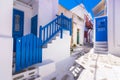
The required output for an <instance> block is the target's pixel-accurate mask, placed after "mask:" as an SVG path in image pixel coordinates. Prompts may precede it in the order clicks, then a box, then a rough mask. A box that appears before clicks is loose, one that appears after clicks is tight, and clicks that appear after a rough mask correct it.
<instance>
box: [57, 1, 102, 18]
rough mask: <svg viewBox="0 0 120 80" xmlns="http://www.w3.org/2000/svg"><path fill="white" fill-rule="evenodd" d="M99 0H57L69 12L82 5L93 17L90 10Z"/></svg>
mask: <svg viewBox="0 0 120 80" xmlns="http://www.w3.org/2000/svg"><path fill="white" fill-rule="evenodd" d="M100 1H101V0H59V4H61V5H62V6H63V7H64V8H66V9H67V10H70V9H72V8H74V7H76V6H77V5H79V4H80V3H83V4H84V6H85V8H86V9H87V11H88V12H89V13H90V14H91V15H92V17H94V15H93V12H92V8H94V7H95V6H96V5H97V4H98V3H99V2H100Z"/></svg>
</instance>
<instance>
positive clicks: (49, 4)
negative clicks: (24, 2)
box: [38, 0, 58, 34]
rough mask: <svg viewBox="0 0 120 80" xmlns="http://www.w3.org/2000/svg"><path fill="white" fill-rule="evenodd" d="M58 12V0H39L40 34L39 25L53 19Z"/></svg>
mask: <svg viewBox="0 0 120 80" xmlns="http://www.w3.org/2000/svg"><path fill="white" fill-rule="evenodd" d="M57 12H58V0H39V9H38V34H39V26H40V25H42V26H44V25H46V24H47V23H49V22H50V21H52V20H53V19H54V18H55V17H56V14H57Z"/></svg>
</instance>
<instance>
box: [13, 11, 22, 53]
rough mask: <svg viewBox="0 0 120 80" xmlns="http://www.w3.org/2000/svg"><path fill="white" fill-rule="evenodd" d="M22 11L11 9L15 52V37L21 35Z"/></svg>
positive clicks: (14, 48)
mask: <svg viewBox="0 0 120 80" xmlns="http://www.w3.org/2000/svg"><path fill="white" fill-rule="evenodd" d="M23 28H24V12H23V11H20V10H17V9H13V29H12V37H13V51H14V52H16V39H17V38H19V37H22V36H23Z"/></svg>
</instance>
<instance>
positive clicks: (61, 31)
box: [60, 13, 63, 38]
mask: <svg viewBox="0 0 120 80" xmlns="http://www.w3.org/2000/svg"><path fill="white" fill-rule="evenodd" d="M60 24H61V26H60V33H61V34H60V38H63V29H62V28H63V13H61V23H60Z"/></svg>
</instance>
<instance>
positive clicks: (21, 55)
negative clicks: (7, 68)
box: [16, 34, 42, 72]
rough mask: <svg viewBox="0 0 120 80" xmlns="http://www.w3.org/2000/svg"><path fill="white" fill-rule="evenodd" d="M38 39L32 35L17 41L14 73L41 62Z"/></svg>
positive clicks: (40, 49)
mask: <svg viewBox="0 0 120 80" xmlns="http://www.w3.org/2000/svg"><path fill="white" fill-rule="evenodd" d="M39 45H40V44H39V39H38V38H37V37H36V36H34V35H33V34H29V35H26V36H24V37H21V38H18V39H17V47H16V48H17V49H16V71H17V72H18V71H20V70H22V69H24V68H27V67H28V66H31V65H33V64H36V63H40V62H42V48H41V47H40V46H39Z"/></svg>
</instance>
